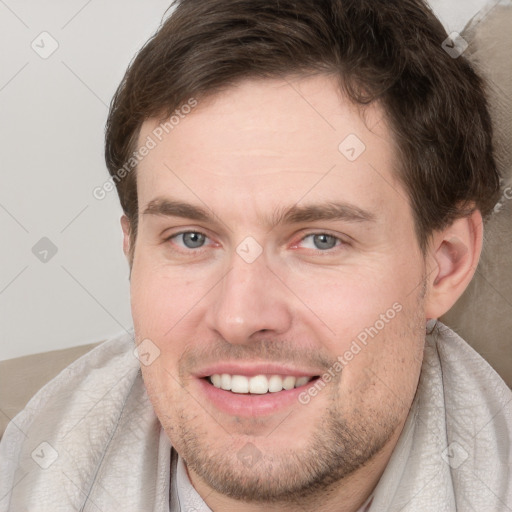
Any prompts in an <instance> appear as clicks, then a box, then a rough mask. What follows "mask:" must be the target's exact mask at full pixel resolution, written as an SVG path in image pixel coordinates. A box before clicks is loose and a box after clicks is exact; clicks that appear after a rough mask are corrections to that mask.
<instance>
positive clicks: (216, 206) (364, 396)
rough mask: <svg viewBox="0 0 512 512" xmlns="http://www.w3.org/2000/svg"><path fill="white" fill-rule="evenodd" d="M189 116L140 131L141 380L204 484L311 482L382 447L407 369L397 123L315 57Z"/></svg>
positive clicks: (411, 286) (342, 473) (401, 408)
mask: <svg viewBox="0 0 512 512" xmlns="http://www.w3.org/2000/svg"><path fill="white" fill-rule="evenodd" d="M187 110H188V109H187ZM184 117H185V118H184V119H181V118H180V121H179V123H178V124H177V125H175V126H174V128H173V129H172V131H170V133H169V134H168V135H167V136H166V137H164V138H163V139H162V141H158V140H157V139H156V138H155V136H154V133H160V132H158V131H157V132H154V130H155V129H156V128H157V127H158V125H159V122H160V121H159V120H155V119H151V120H149V121H147V122H146V123H144V125H143V126H142V131H141V134H140V137H139V142H140V144H142V143H144V142H145V141H146V140H147V136H148V135H149V136H151V137H152V138H153V139H155V140H156V142H157V145H156V147H155V148H153V149H151V150H150V151H149V154H148V155H147V156H146V157H145V158H144V160H143V161H142V162H141V163H140V164H139V168H138V170H137V179H138V200H139V223H138V234H137V241H136V246H135V256H134V261H133V268H132V274H131V297H132V314H133V319H134V327H135V333H136V338H137V342H142V340H145V339H149V340H150V345H148V346H150V347H154V345H156V347H158V350H159V351H160V355H159V357H157V358H156V359H155V360H154V361H153V362H152V363H151V364H149V365H146V364H142V365H141V367H142V373H143V378H144V381H145V384H146V387H147V389H148V394H149V397H150V399H151V402H152V404H153V406H154V408H155V411H156V414H157V415H158V417H159V419H160V421H161V423H162V425H163V427H164V429H165V431H166V432H167V434H168V436H169V438H170V439H171V442H172V444H173V445H174V447H175V448H176V449H177V451H178V452H179V453H180V454H181V456H182V457H183V458H184V460H185V461H186V463H187V466H188V470H189V473H190V475H191V478H192V480H193V481H194V482H200V484H198V485H204V484H206V485H207V486H208V487H209V488H212V489H215V490H216V491H218V492H221V493H223V494H226V495H228V496H232V497H237V498H244V499H247V500H254V501H258V500H259V499H261V500H263V499H271V498H273V499H280V498H282V499H286V498H287V497H289V496H292V495H294V496H295V497H297V496H301V495H304V496H305V495H307V494H308V493H311V492H314V491H317V490H318V489H320V488H322V487H323V486H327V485H329V484H333V483H335V482H338V481H340V480H341V479H342V478H344V477H347V476H348V475H351V474H352V475H353V474H357V471H361V470H362V469H363V467H364V466H367V464H366V463H368V462H369V461H370V459H375V458H376V457H379V454H380V456H382V454H383V453H385V454H387V456H389V453H390V452H391V450H392V448H393V446H394V443H395V442H396V439H397V437H398V435H399V434H400V431H401V428H402V427H403V423H404V421H405V419H406V416H407V413H408V410H409V407H410V405H411V402H412V400H413V397H414V393H415V390H416V386H417V381H418V376H419V371H420V365H421V358H422V351H423V341H424V334H425V310H424V298H423V297H424V293H425V290H424V287H423V282H424V280H423V278H424V272H425V268H424V261H423V258H422V256H421V253H420V250H419V247H418V243H417V240H416V238H415V234H414V225H413V218H412V212H411V209H410V207H409V204H408V202H407V199H406V198H407V193H406V192H405V190H404V189H403V187H401V186H400V185H399V183H398V182H397V180H396V179H395V173H396V166H397V159H396V157H395V149H394V146H393V143H392V140H391V134H390V130H389V128H388V127H387V125H386V122H385V120H384V118H383V112H382V110H381V109H380V107H378V106H372V107H370V108H367V109H366V111H365V114H364V119H363V118H362V117H361V115H360V112H358V110H357V109H356V108H355V107H354V106H353V105H352V104H351V103H350V102H348V101H347V100H346V99H345V98H343V97H342V95H341V94H340V93H339V92H338V89H337V87H336V83H335V82H334V81H333V80H332V79H330V78H327V77H325V76H317V77H313V78H312V77H309V78H303V79H301V80H296V81H294V82H287V81H281V80H260V81H251V80H249V81H245V82H242V83H241V84H240V85H238V86H236V87H233V88H230V89H229V90H226V91H224V92H222V93H219V94H218V95H216V96H215V97H213V98H212V99H210V100H208V101H207V102H201V101H199V102H198V105H197V107H195V108H194V109H193V110H192V112H191V113H189V114H188V115H186V116H184ZM160 131H161V130H160ZM340 143H341V145H340ZM363 144H364V146H363ZM166 201H167V202H169V203H170V204H167V206H165V202H166ZM171 203H172V204H171ZM178 203H183V204H181V205H178ZM159 205H160V207H159ZM162 205H164V206H162ZM184 205H190V207H187V206H184ZM148 207H149V208H148ZM196 209H200V210H203V214H204V215H201V216H200V215H196V212H195V210H196ZM145 343H146V344H147V343H148V342H147V341H146V342H145ZM153 344H154V345H153ZM151 350H154V351H157V349H155V348H152V349H151ZM328 375H330V377H328ZM257 376H259V377H257ZM322 376H323V378H322V379H319V377H322ZM212 381H213V383H212ZM217 386H221V387H217ZM230 386H231V387H232V388H233V390H231V391H230V390H229V388H230ZM269 386H270V391H267V390H268V389H269ZM294 386H297V387H294ZM223 388H227V389H223ZM283 388H285V389H283ZM248 389H250V390H251V392H247V391H248ZM363 465H364V466H363Z"/></svg>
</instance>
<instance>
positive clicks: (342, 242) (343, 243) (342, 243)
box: [164, 230, 349, 254]
mask: <svg viewBox="0 0 512 512" xmlns="http://www.w3.org/2000/svg"><path fill="white" fill-rule="evenodd" d="M188 233H194V234H198V235H203V236H204V237H205V238H206V239H209V237H208V235H207V234H206V233H203V232H202V231H194V230H187V231H179V232H178V233H173V234H172V235H170V236H168V237H167V238H166V239H165V240H164V242H170V241H171V240H172V239H173V238H176V237H178V236H180V235H185V234H188ZM318 235H327V236H329V237H332V238H334V239H335V240H336V245H335V246H334V247H332V248H330V249H326V250H321V249H308V250H312V251H316V252H318V253H323V254H330V253H332V252H333V251H335V250H336V248H338V249H339V248H340V247H342V246H348V245H349V243H348V242H347V241H346V240H343V239H341V238H340V237H338V236H335V235H331V234H330V233H327V232H324V231H315V232H312V233H308V234H306V235H304V236H303V237H302V238H301V239H300V240H299V241H298V242H296V243H294V244H293V247H294V248H295V247H296V246H297V245H298V244H299V243H301V242H304V240H306V239H307V238H309V237H313V236H318ZM204 250H205V247H204V246H202V247H199V248H197V249H191V248H180V249H179V251H184V252H186V253H188V254H191V253H196V254H201V253H202V252H203V251H204Z"/></svg>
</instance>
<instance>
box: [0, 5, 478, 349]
mask: <svg viewBox="0 0 512 512" xmlns="http://www.w3.org/2000/svg"><path fill="white" fill-rule="evenodd" d="M169 3H170V1H169V0H153V1H152V2H142V1H139V2H136V1H133V0H132V1H127V0H125V1H122V0H109V1H108V2H99V1H94V0H92V1H91V0H88V1H87V0H72V1H69V0H68V1H63V0H62V1H57V0H48V1H46V2H35V1H32V2H30V6H29V5H28V4H29V3H28V2H26V1H23V0H2V1H1V2H0V43H1V47H2V57H1V65H0V111H1V123H0V141H1V142H0V147H1V163H0V166H1V167H0V168H1V187H0V232H1V234H2V239H1V240H2V243H1V247H2V250H1V251H0V254H1V265H0V359H9V358H12V357H18V356H22V355H26V354H30V353H37V352H43V351H47V350H55V349H60V348H66V347H71V346H75V345H81V344H85V343H91V342H95V341H100V340H103V339H106V338H108V337H110V336H112V335H115V334H117V333H119V332H122V331H123V330H125V329H128V328H129V327H131V316H130V308H129V286H128V265H127V263H126V261H125V259H124V255H123V253H122V250H121V242H122V237H121V228H120V225H119V218H120V216H121V208H120V206H119V204H118V199H117V195H116V193H115V191H114V192H111V193H110V194H109V195H108V196H107V197H106V198H105V199H103V200H102V201H99V200H97V199H95V198H94V197H93V195H92V190H93V189H94V188H95V187H96V186H98V185H101V184H102V183H103V181H104V180H105V179H106V178H107V177H108V173H107V171H106V168H105V165H104V161H103V133H104V125H105V120H106V116H107V111H108V104H109V102H110V99H111V97H112V95H113V93H114V91H115V89H116V87H117V85H118V83H119V81H120V80H121V78H122V76H123V73H124V70H125V69H126V66H127V64H128V63H129V61H130V60H131V58H132V57H133V55H134V53H135V52H136V51H137V49H139V48H140V46H141V45H142V44H143V43H144V41H145V40H146V39H147V38H148V37H149V36H150V35H151V34H152V33H153V32H154V31H155V30H156V28H157V26H158V24H159V22H160V20H161V17H162V15H163V14H164V12H165V10H166V9H167V8H168V6H169ZM431 4H432V7H433V9H434V10H435V12H436V13H437V14H438V15H439V16H440V18H441V20H442V21H443V23H445V25H446V26H447V28H448V31H449V32H451V31H454V30H456V31H460V30H461V29H462V27H463V26H464V24H465V23H466V21H467V20H468V19H469V18H470V17H471V16H473V15H474V14H475V13H476V12H477V11H478V10H479V9H480V8H481V7H482V6H483V5H484V4H485V0H465V1H460V0H458V1H456V0H432V2H431ZM42 32H47V33H48V34H50V36H48V35H43V36H40V34H41V33H42ZM33 41H34V42H33ZM32 42H33V43H32ZM31 44H33V46H34V48H35V49H33V48H32V47H31ZM56 44H58V48H57V49H56V50H55V51H54V53H52V54H51V55H50V56H48V57H47V58H42V57H41V56H40V55H39V54H38V53H36V50H37V52H39V53H40V54H42V55H43V56H44V57H46V55H45V52H50V50H52V45H53V46H55V45H56ZM43 237H46V238H47V239H49V240H50V241H51V243H52V244H53V246H54V247H55V248H56V251H57V252H56V253H55V255H53V256H52V253H51V249H49V246H47V244H48V243H47V242H40V240H41V239H42V238H43ZM38 242H39V243H40V244H42V245H41V246H39V245H36V244H38ZM34 246H36V249H37V250H35V252H37V253H39V257H41V258H42V257H44V256H45V252H44V251H45V250H49V252H48V253H47V255H46V258H47V261H46V262H42V261H40V259H38V257H36V255H35V254H34V253H33V247H34Z"/></svg>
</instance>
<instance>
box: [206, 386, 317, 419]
mask: <svg viewBox="0 0 512 512" xmlns="http://www.w3.org/2000/svg"><path fill="white" fill-rule="evenodd" d="M198 381H199V386H200V388H201V391H202V392H203V393H204V394H205V395H206V399H207V400H208V402H210V403H212V404H213V405H214V406H215V407H216V408H217V409H219V410H221V411H222V412H225V413H226V414H230V415H232V416H244V417H247V418H251V417H255V416H265V415H270V414H273V413H275V412H280V411H282V410H283V409H285V408H286V407H290V405H293V404H297V405H300V402H299V395H300V394H301V393H303V392H304V391H305V390H306V389H307V388H308V387H309V386H311V385H312V383H314V382H315V381H310V382H308V383H307V384H305V385H304V386H300V387H298V388H294V389H288V390H283V391H278V392H277V393H265V394H264V395H257V394H253V395H251V394H242V393H232V392H231V391H225V390H224V389H220V388H216V387H215V386H214V385H213V384H210V383H209V382H208V381H207V380H206V379H198Z"/></svg>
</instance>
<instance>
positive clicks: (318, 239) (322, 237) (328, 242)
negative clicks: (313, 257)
mask: <svg viewBox="0 0 512 512" xmlns="http://www.w3.org/2000/svg"><path fill="white" fill-rule="evenodd" d="M311 236H312V237H313V243H314V244H315V247H316V248H317V249H332V248H333V247H335V246H336V242H337V241H338V239H337V238H336V237H335V236H332V235H327V234H325V233H322V234H319V235H311Z"/></svg>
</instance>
